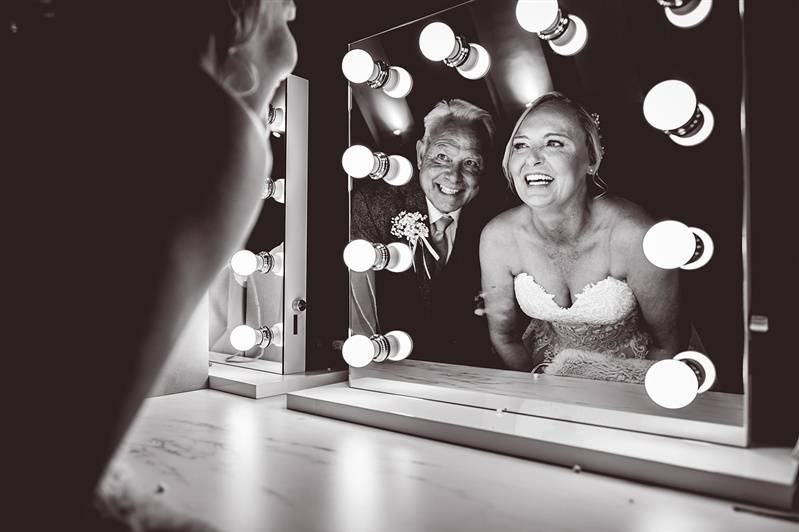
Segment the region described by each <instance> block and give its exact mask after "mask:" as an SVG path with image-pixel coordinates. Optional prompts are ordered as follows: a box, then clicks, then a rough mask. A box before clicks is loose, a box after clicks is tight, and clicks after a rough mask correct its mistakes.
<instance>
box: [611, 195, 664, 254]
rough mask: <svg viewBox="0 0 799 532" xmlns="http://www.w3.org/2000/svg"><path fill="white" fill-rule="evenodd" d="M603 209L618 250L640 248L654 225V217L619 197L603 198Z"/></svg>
mask: <svg viewBox="0 0 799 532" xmlns="http://www.w3.org/2000/svg"><path fill="white" fill-rule="evenodd" d="M602 201H603V205H602V208H603V209H604V210H605V213H604V214H605V216H606V219H607V221H608V226H609V227H610V230H611V238H610V240H611V242H612V244H613V246H614V247H615V248H616V249H625V248H630V247H631V246H632V247H634V248H638V247H640V245H641V242H642V240H643V238H644V235H645V234H646V232H647V231H648V230H649V228H650V227H652V224H654V220H653V218H652V216H650V214H649V213H648V212H646V210H645V209H644V208H643V207H641V206H640V205H638V204H637V203H633V202H632V201H629V200H626V199H624V198H619V197H608V198H602Z"/></svg>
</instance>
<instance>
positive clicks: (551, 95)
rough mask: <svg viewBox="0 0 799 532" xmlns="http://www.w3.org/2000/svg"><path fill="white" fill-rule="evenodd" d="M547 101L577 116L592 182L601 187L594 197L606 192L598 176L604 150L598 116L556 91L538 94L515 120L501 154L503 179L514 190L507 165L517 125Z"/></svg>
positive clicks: (603, 183)
mask: <svg viewBox="0 0 799 532" xmlns="http://www.w3.org/2000/svg"><path fill="white" fill-rule="evenodd" d="M549 102H557V103H562V104H563V105H565V106H566V107H568V108H569V109H571V110H572V111H573V112H574V114H575V116H576V117H577V121H578V122H579V124H580V127H582V129H583V132H584V133H585V143H586V146H587V147H588V161H589V163H590V164H591V166H592V167H593V169H594V171H593V172H592V173H591V176H592V178H593V180H594V184H595V185H596V186H597V187H599V188H600V189H602V193H601V194H599V195H598V196H595V197H599V196H602V195H604V194H605V192H607V185H606V184H605V182H604V181H602V179H601V178H600V177H599V165H600V164H601V163H602V157H603V155H604V152H605V150H604V148H603V147H602V144H601V141H600V135H599V118H598V116H595V115H592V114H591V113H589V112H588V111H587V110H586V109H585V107H583V106H582V105H580V104H579V103H577V102H575V101H574V100H572V99H571V98H569V97H568V96H565V95H564V94H562V93H560V92H556V91H552V92H547V93H544V94H542V95H541V96H539V97H538V98H537V99H536V100H535V101H533V103H532V104H530V106H529V107H527V108H526V109H525V110H524V112H523V113H522V114H521V116H520V117H519V119H518V120H517V121H516V125H515V126H513V131H511V134H510V138H509V139H508V143H507V144H506V145H505V153H504V155H503V156H502V172H503V173H504V174H505V179H506V180H507V181H508V186H509V187H510V189H511V190H513V191H514V192H516V186H515V185H514V184H513V177H512V176H511V175H510V168H509V167H508V162H509V161H510V153H511V149H512V148H513V138H514V137H515V136H516V133H517V132H518V131H519V127H520V126H521V125H522V122H523V121H524V119H525V118H527V115H529V114H530V113H531V112H533V111H534V110H536V109H538V108H539V107H541V106H542V105H544V104H545V103H549Z"/></svg>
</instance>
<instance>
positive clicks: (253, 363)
mask: <svg viewBox="0 0 799 532" xmlns="http://www.w3.org/2000/svg"><path fill="white" fill-rule="evenodd" d="M286 84H287V82H286V81H283V82H282V83H281V85H280V88H279V89H278V90H277V91H276V92H275V96H274V98H273V99H272V102H271V103H270V104H269V105H268V106H267V109H266V110H265V112H264V116H262V117H261V120H262V123H263V124H264V127H265V128H266V130H267V131H268V132H269V142H270V143H271V147H272V156H273V163H272V171H271V175H268V176H263V181H264V185H263V191H262V194H261V198H262V199H263V202H264V203H263V206H262V208H261V212H260V215H259V216H258V219H257V221H256V223H255V225H254V226H253V229H252V232H251V233H250V236H249V238H248V239H247V242H246V243H245V245H244V247H243V248H242V249H241V250H239V251H237V252H236V253H234V254H233V255H232V256H231V258H230V261H229V263H228V265H227V267H225V269H224V270H223V271H222V272H221V273H220V274H219V276H218V277H217V279H216V281H215V283H214V285H213V286H212V288H211V290H210V298H211V326H210V346H211V360H212V361H213V362H217V363H223V364H230V365H239V366H247V367H251V368H253V369H258V370H261V371H268V372H272V373H282V372H283V371H282V366H283V307H284V305H283V299H284V283H283V281H284V259H285V255H284V239H285V228H286V220H285V201H286V197H285V183H286V137H285V133H286Z"/></svg>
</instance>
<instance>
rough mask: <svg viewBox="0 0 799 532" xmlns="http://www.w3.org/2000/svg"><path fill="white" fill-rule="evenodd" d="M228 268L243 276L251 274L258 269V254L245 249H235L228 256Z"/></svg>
mask: <svg viewBox="0 0 799 532" xmlns="http://www.w3.org/2000/svg"><path fill="white" fill-rule="evenodd" d="M230 269H231V270H233V272H234V273H236V274H238V275H242V276H244V277H247V276H248V275H252V274H254V273H255V271H256V270H257V269H258V256H257V255H256V254H255V253H253V252H252V251H247V250H246V249H242V250H240V251H237V252H235V253H234V254H233V256H232V257H231V258H230Z"/></svg>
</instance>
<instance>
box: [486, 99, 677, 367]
mask: <svg viewBox="0 0 799 532" xmlns="http://www.w3.org/2000/svg"><path fill="white" fill-rule="evenodd" d="M601 162H602V147H601V145H600V142H599V128H598V125H597V121H596V120H595V119H594V117H592V116H591V115H590V114H589V113H588V112H587V111H586V110H585V109H584V108H583V107H582V106H581V105H580V104H578V103H576V102H574V101H572V100H570V99H569V98H567V97H565V96H563V95H562V94H560V93H557V92H550V93H547V94H545V95H543V96H541V97H540V98H538V99H537V100H536V101H535V102H533V104H532V105H531V106H530V107H529V108H527V109H526V110H525V111H524V113H522V116H521V117H519V120H518V121H517V122H516V126H515V128H514V130H513V133H512V134H511V137H510V140H509V142H508V144H507V146H506V148H505V155H504V157H503V160H502V168H503V171H504V173H505V177H506V179H507V180H508V183H509V185H510V187H511V188H512V189H513V190H514V191H515V192H516V194H518V196H519V198H520V199H521V200H522V202H523V203H522V205H520V206H518V207H515V208H512V209H510V210H508V211H505V212H503V213H501V214H500V215H498V216H497V217H495V218H494V219H493V220H492V221H491V222H489V224H488V225H486V227H485V229H484V230H483V233H482V236H481V240H480V266H481V269H482V285H483V292H484V294H483V297H484V300H485V310H486V316H487V318H488V328H489V334H490V337H491V343H492V344H493V346H494V349H495V350H496V351H497V353H498V354H499V355H500V356H501V357H502V359H503V360H504V362H505V364H506V365H507V366H508V367H509V368H512V369H516V370H521V371H530V370H531V369H533V367H534V366H535V365H537V364H540V363H551V362H552V361H553V359H555V357H556V356H557V355H558V354H560V353H564V354H565V353H567V352H572V353H573V352H575V351H574V350H577V352H578V353H583V354H587V355H589V358H590V357H591V356H593V357H597V356H599V357H603V358H605V359H607V358H608V357H609V358H610V359H611V360H618V359H619V358H624V359H630V358H633V359H644V358H647V359H661V358H669V357H671V356H673V355H675V354H676V353H677V352H678V351H679V350H680V349H679V348H680V347H681V346H682V345H683V343H684V341H683V327H682V326H681V325H680V320H679V319H678V314H679V312H678V310H679V301H678V298H679V287H678V273H677V272H676V271H675V270H663V269H660V268H657V267H656V266H654V265H652V264H651V263H650V262H649V261H648V260H647V259H646V258H645V257H644V254H643V249H642V241H643V237H644V234H645V233H646V231H647V230H648V229H649V227H651V226H652V223H653V222H652V220H651V219H650V217H649V216H648V215H647V214H646V213H645V212H644V211H643V209H642V208H641V207H639V206H638V205H635V204H634V203H631V202H630V201H627V200H624V199H622V198H618V197H612V196H609V195H607V194H604V192H603V193H602V194H600V195H599V196H596V197H592V195H591V194H590V193H589V181H591V180H593V182H594V183H596V184H597V185H600V186H601V187H602V188H605V187H604V183H603V182H602V180H601V179H599V176H598V173H597V172H598V169H599V165H600V163H601ZM520 311H521V312H523V313H524V314H525V315H526V316H527V318H525V317H524V316H523V315H522V314H521V312H520ZM642 362H643V361H642Z"/></svg>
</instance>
